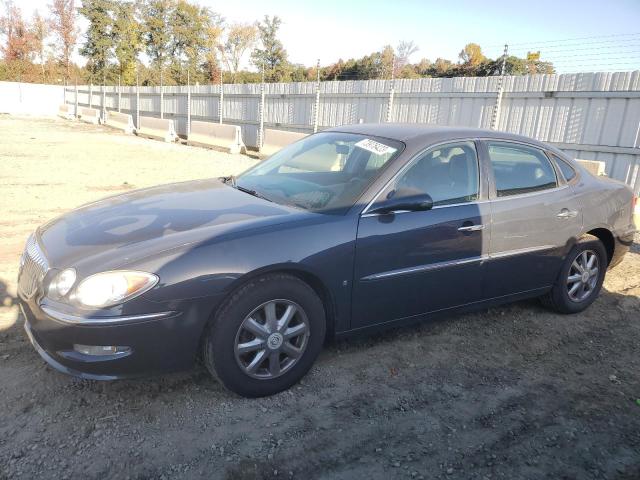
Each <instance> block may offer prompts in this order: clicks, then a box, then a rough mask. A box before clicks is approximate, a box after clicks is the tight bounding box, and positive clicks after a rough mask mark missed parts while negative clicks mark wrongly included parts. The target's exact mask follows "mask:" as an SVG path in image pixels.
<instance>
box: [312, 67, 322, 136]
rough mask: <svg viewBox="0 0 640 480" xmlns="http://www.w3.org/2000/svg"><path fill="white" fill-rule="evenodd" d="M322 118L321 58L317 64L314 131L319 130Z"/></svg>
mask: <svg viewBox="0 0 640 480" xmlns="http://www.w3.org/2000/svg"><path fill="white" fill-rule="evenodd" d="M319 119H320V59H318V64H317V66H316V103H315V106H314V107H313V133H316V132H317V131H318V121H319Z"/></svg>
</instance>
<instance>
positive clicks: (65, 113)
mask: <svg viewBox="0 0 640 480" xmlns="http://www.w3.org/2000/svg"><path fill="white" fill-rule="evenodd" d="M73 110H74V108H73V106H72V105H67V104H63V105H60V107H58V116H59V117H62V118H64V119H67V120H73V119H74V118H75V117H76V116H75V115H74V112H73Z"/></svg>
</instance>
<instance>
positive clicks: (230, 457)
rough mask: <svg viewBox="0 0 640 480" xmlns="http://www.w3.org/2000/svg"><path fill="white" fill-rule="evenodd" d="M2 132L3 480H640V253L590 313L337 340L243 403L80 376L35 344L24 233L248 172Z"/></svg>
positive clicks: (205, 384) (191, 151)
mask: <svg viewBox="0 0 640 480" xmlns="http://www.w3.org/2000/svg"><path fill="white" fill-rule="evenodd" d="M0 132H2V135H0V186H1V194H0V206H1V208H0V211H1V212H2V216H1V217H0V294H1V296H2V300H3V306H2V307H0V479H14V478H56V479H61V478H62V479H64V478H81V477H82V478H123V479H127V478H131V479H151V478H154V479H156V478H157V479H169V478H228V479H252V478H265V479H266V478H285V479H288V478H296V479H315V478H337V479H351V478H370V479H386V478H418V479H420V478H423V479H426V478H447V479H454V478H455V479H496V478H500V479H539V478H550V479H559V478H565V479H583V478H585V479H591V478H594V479H629V480H631V479H634V480H637V479H639V478H640V298H639V296H640V248H639V247H638V245H635V246H634V247H633V250H632V252H631V253H630V254H628V255H627V257H626V259H625V261H624V262H623V263H622V264H621V265H620V266H618V267H617V268H616V269H614V270H612V271H610V272H609V274H608V276H607V279H606V282H605V288H604V290H603V292H602V294H601V296H600V298H599V299H598V300H597V302H596V303H595V304H594V305H593V306H592V307H591V308H589V309H588V310H587V311H586V312H585V313H583V314H579V315H573V316H561V315H556V314H553V313H550V312H548V311H546V310H544V309H543V308H542V307H541V306H540V305H539V304H538V303H537V302H536V301H527V302H521V303H518V304H514V305H509V306H505V307H501V308H494V309H490V310H488V311H487V310H485V311H481V312H478V313H474V314H468V315H458V316H451V317H449V318H446V319H443V320H440V321H435V322H431V323H428V324H423V325H421V326H418V327H413V328H406V329H402V330H395V331H392V332H387V333H384V334H379V335H376V336H373V337H368V338H364V339H359V340H349V341H340V342H334V343H332V344H331V345H329V346H328V347H327V348H326V350H325V352H323V354H322V355H321V357H320V359H319V360H318V362H317V363H316V365H315V366H314V368H313V369H312V371H311V372H310V374H309V375H308V376H307V377H306V378H305V379H304V380H303V382H302V383H301V384H299V385H298V386H296V387H294V388H293V389H291V390H289V391H287V392H283V393H281V394H278V395H276V396H273V397H270V398H264V399H258V400H247V399H243V398H238V397H236V396H234V395H232V394H230V393H228V392H227V391H225V390H224V389H223V388H222V387H221V386H220V385H218V384H217V383H215V382H214V381H213V380H211V379H210V377H209V376H208V375H207V373H206V372H205V371H204V369H203V368H201V367H197V368H195V369H194V370H192V371H188V372H184V373H180V374H173V375H167V376H161V377H153V378H147V379H142V380H130V381H117V382H111V383H100V382H94V381H86V380H79V379H75V378H71V377H68V376H65V375H63V374H60V373H57V372H55V371H53V370H52V369H51V368H49V367H47V366H46V365H45V364H44V362H43V361H42V360H41V359H40V358H39V357H38V355H37V354H36V352H35V351H34V350H33V348H32V347H31V345H30V344H29V342H28V341H27V339H26V337H25V335H24V332H23V329H22V323H23V320H22V318H21V317H20V316H19V314H18V309H17V307H16V306H15V305H14V302H15V288H16V285H15V277H16V274H17V263H18V257H19V254H20V252H21V250H22V248H23V244H24V241H25V239H26V237H27V236H28V234H29V233H30V232H31V231H33V229H34V228H35V227H36V226H37V225H38V224H40V223H42V222H44V221H45V220H47V219H48V218H50V217H52V216H55V215H58V214H59V213H61V212H64V211H66V210H68V209H70V208H72V207H74V206H77V205H80V204H82V203H84V202H87V201H90V200H93V199H96V198H99V197H102V196H105V195H110V194H113V193H118V192H120V191H125V190H128V189H131V188H136V187H144V186H147V185H153V184H158V183H167V182H170V181H176V180H186V179H190V178H200V177H210V176H219V175H224V174H231V173H238V172H239V171H242V170H244V169H245V168H247V167H248V166H250V165H251V164H252V162H253V160H251V159H249V158H247V157H244V156H239V155H226V154H220V153H214V152H211V151H208V150H204V149H197V148H190V147H185V146H180V145H166V144H163V143H160V142H154V141H150V140H143V139H139V138H135V137H127V136H124V135H121V134H118V133H114V132H111V131H108V130H105V129H104V128H102V127H95V126H88V125H81V124H75V123H70V122H65V121H62V120H34V119H16V118H9V117H0ZM636 239H637V240H640V237H637V238H636Z"/></svg>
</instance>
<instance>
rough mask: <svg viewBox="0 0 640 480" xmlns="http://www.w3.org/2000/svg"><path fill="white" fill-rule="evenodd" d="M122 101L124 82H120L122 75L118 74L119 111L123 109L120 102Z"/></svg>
mask: <svg viewBox="0 0 640 480" xmlns="http://www.w3.org/2000/svg"><path fill="white" fill-rule="evenodd" d="M121 103H122V84H121V82H120V75H118V113H120V111H121V106H120V104H121Z"/></svg>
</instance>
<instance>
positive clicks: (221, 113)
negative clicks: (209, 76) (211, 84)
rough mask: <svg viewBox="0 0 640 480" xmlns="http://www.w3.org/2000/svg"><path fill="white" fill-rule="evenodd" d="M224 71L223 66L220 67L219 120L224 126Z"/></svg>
mask: <svg viewBox="0 0 640 480" xmlns="http://www.w3.org/2000/svg"><path fill="white" fill-rule="evenodd" d="M222 75H223V71H222V66H220V104H219V105H218V119H219V123H220V124H221V125H222V116H223V115H224V88H223V87H224V80H223V78H222Z"/></svg>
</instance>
